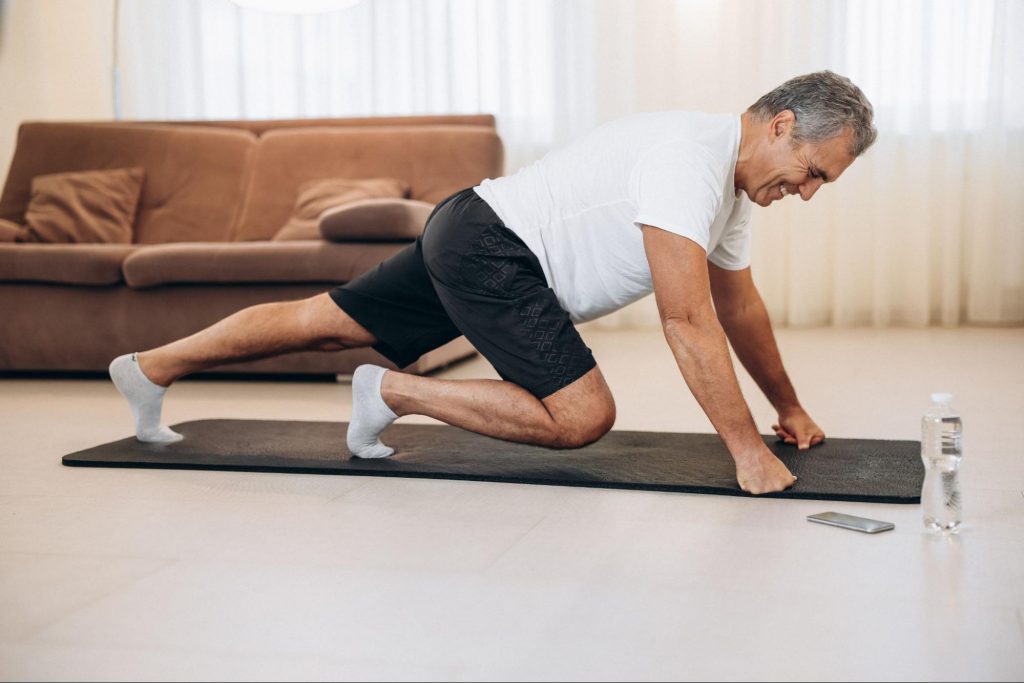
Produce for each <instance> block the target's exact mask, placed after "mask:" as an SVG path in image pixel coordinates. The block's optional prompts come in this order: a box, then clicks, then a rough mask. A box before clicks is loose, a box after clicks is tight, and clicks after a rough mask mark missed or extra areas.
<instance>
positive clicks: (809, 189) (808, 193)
mask: <svg viewBox="0 0 1024 683" xmlns="http://www.w3.org/2000/svg"><path fill="white" fill-rule="evenodd" d="M824 184H825V181H824V180H822V179H821V178H809V179H808V180H807V182H806V183H804V184H803V185H801V186H800V198H801V199H803V200H804V201H805V202H807V201H810V199H811V197H813V196H814V193H815V192H817V191H818V188H820V187H821V186H822V185H824Z"/></svg>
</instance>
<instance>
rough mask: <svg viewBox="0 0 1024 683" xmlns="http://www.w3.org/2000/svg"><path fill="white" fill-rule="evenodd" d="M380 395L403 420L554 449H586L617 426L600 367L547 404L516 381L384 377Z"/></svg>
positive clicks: (402, 375)
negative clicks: (420, 418)
mask: <svg viewBox="0 0 1024 683" xmlns="http://www.w3.org/2000/svg"><path fill="white" fill-rule="evenodd" d="M381 393H382V397H383V398H384V401H385V402H386V403H387V404H388V405H389V406H390V407H391V409H392V410H394V411H395V413H396V414H397V415H399V416H401V415H410V414H416V415H427V416H429V417H433V418H435V419H438V420H441V421H442V422H446V423H448V424H451V425H455V426H457V427H461V428H463V429H467V430H469V431H471V432H476V433H477V434H484V435H486V436H493V437H495V438H498V439H505V440H506V441H519V442H522V443H531V444H538V445H542V446H548V447H551V448H578V447H580V446H584V445H586V444H588V443H591V442H593V441H596V440H597V439H599V438H601V437H602V436H604V434H605V433H607V432H608V430H609V429H611V427H612V424H613V423H614V422H615V402H614V400H613V399H612V395H611V391H610V390H609V389H608V385H607V383H606V382H605V380H604V375H602V374H601V369H600V368H596V367H595V368H594V369H593V370H591V371H590V372H588V373H587V374H585V375H583V376H582V377H580V378H579V379H578V380H576V381H575V382H573V383H572V384H570V385H568V386H566V387H564V388H562V389H560V390H559V391H556V392H555V393H554V394H552V395H550V396H548V397H546V398H544V399H537V398H536V397H535V396H533V394H531V393H530V392H528V391H527V390H526V389H523V388H522V387H520V386H518V385H516V384H513V383H512V382H503V381H498V380H442V379H435V378H432V377H419V376H416V375H407V374H403V373H399V372H388V373H387V374H385V375H384V381H383V384H382V392H381Z"/></svg>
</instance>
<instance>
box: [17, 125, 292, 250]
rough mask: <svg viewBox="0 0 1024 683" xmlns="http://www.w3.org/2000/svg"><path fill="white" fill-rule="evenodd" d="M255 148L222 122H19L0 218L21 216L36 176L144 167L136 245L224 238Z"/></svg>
mask: <svg viewBox="0 0 1024 683" xmlns="http://www.w3.org/2000/svg"><path fill="white" fill-rule="evenodd" d="M255 146H256V136H255V135H253V134H252V133H250V132H248V131H242V130H230V129H227V128H204V127H202V126H170V125H150V124H145V125H144V124H131V123H122V122H117V123H66V122H29V123H23V124H21V126H20V127H19V129H18V141H17V147H16V148H15V152H14V158H13V159H12V161H11V167H10V172H9V173H8V176H7V182H6V184H5V185H4V189H3V195H2V196H0V218H3V219H7V220H11V221H15V222H17V223H24V222H25V210H26V208H27V207H28V203H29V198H30V194H31V192H30V190H31V182H32V178H34V177H36V176H39V175H46V174H50V173H64V172H68V171H85V170H95V169H111V168H127V167H135V166H141V167H142V168H145V169H146V182H145V183H144V185H143V188H142V195H141V197H140V198H139V210H138V217H137V219H136V222H135V232H134V241H135V243H140V244H153V243H162V242H189V241H222V240H227V239H228V238H229V236H230V234H231V231H232V226H233V225H234V223H235V220H236V218H237V217H238V215H239V213H240V210H241V205H242V197H243V195H244V192H245V187H246V182H247V180H248V175H247V174H248V169H249V157H250V153H251V152H252V151H253V150H254V149H255ZM293 198H294V197H293V196H291V197H289V201H291V200H292V199H293ZM281 222H282V223H283V222H284V221H281Z"/></svg>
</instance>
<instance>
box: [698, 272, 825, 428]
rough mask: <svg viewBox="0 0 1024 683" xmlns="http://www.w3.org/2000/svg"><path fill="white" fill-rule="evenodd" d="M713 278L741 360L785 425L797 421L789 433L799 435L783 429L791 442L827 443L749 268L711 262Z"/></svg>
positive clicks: (713, 288)
mask: <svg viewBox="0 0 1024 683" xmlns="http://www.w3.org/2000/svg"><path fill="white" fill-rule="evenodd" d="M708 275H709V276H710V282H711V294H712V296H713V297H714V302H715V309H716V311H717V314H718V320H719V322H720V323H721V325H722V329H724V330H725V334H726V335H727V336H728V337H729V341H730V342H731V343H732V347H733V349H735V351H736V356H737V357H738V358H739V359H740V362H741V363H743V367H745V368H746V369H747V372H749V373H750V376H751V377H753V378H754V381H755V382H757V386H759V387H760V388H761V391H762V392H764V395H765V397H766V398H767V399H768V401H769V402H770V403H771V404H772V405H773V406H774V407H775V410H777V411H778V412H779V420H780V423H783V422H786V423H789V422H793V423H794V426H793V427H791V428H790V429H791V430H796V431H799V432H800V433H799V434H790V433H789V430H786V429H783V430H782V431H783V432H785V433H786V436H788V437H790V438H786V441H787V442H790V443H797V444H798V445H799V447H800V448H807V447H809V446H813V445H814V444H816V443H819V442H821V441H822V440H824V438H825V435H824V434H823V433H820V431H821V430H820V428H818V427H817V425H815V424H814V423H813V421H812V420H810V417H808V416H807V413H806V411H804V409H803V407H802V406H801V405H800V401H799V400H798V399H797V396H796V390H795V389H794V388H793V384H792V382H790V380H789V376H788V375H787V374H786V370H785V368H784V367H783V365H782V357H781V356H780V355H779V347H778V344H777V343H776V341H775V335H774V333H773V332H772V325H771V321H770V320H769V318H768V311H767V309H766V308H765V305H764V301H763V300H762V299H761V295H760V294H759V293H758V291H757V288H756V287H755V286H754V280H753V277H752V276H751V272H750V268H745V269H743V270H735V271H733V270H725V269H724V268H719V267H718V266H716V265H715V264H713V263H709V264H708ZM776 432H779V430H778V429H776ZM780 436H783V433H780Z"/></svg>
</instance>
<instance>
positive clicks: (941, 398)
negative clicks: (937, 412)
mask: <svg viewBox="0 0 1024 683" xmlns="http://www.w3.org/2000/svg"><path fill="white" fill-rule="evenodd" d="M952 402H953V394H940V393H935V394H932V403H938V404H939V405H940V406H946V405H949V404H950V403H952Z"/></svg>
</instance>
